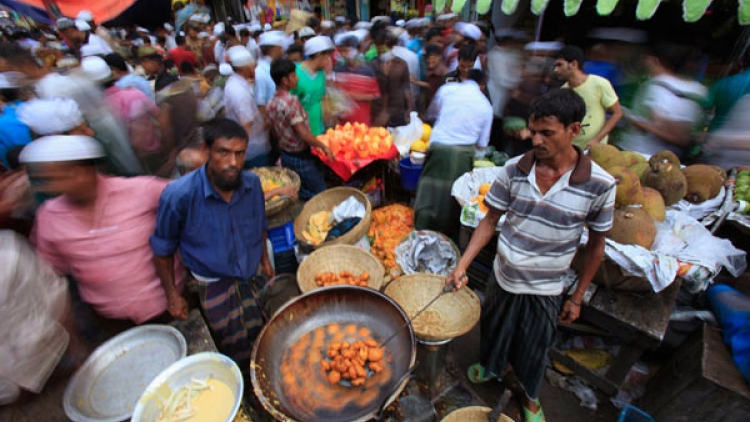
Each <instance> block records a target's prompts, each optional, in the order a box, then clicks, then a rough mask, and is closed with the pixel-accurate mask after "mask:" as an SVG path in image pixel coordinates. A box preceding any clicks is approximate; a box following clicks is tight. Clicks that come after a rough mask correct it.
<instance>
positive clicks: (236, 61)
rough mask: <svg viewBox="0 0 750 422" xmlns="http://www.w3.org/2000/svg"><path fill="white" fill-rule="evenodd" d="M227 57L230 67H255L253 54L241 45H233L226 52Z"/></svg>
mask: <svg viewBox="0 0 750 422" xmlns="http://www.w3.org/2000/svg"><path fill="white" fill-rule="evenodd" d="M227 57H229V63H230V64H231V65H232V67H246V66H255V59H254V58H253V54H252V53H251V52H250V50H248V49H247V48H246V47H245V46H242V45H235V46H234V47H231V48H230V49H229V50H227Z"/></svg>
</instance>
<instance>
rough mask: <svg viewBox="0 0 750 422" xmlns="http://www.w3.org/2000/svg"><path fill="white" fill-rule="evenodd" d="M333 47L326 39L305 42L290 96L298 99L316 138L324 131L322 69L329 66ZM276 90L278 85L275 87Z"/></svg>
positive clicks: (319, 38) (323, 76)
mask: <svg viewBox="0 0 750 422" xmlns="http://www.w3.org/2000/svg"><path fill="white" fill-rule="evenodd" d="M333 50H335V47H334V45H333V41H331V39H330V38H328V37H323V36H317V37H312V38H310V39H309V40H307V42H305V57H306V59H305V60H304V61H303V62H302V63H300V64H298V65H297V79H298V82H297V84H296V86H295V88H293V89H292V94H294V95H296V96H297V98H299V102H300V103H301V104H302V107H304V109H305V112H306V113H307V117H308V119H309V122H310V133H312V135H313V136H318V135H320V134H322V133H323V132H324V131H325V124H324V122H323V97H324V96H325V95H326V75H325V72H324V69H326V68H327V67H328V66H331V53H333ZM277 88H278V85H277Z"/></svg>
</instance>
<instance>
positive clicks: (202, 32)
mask: <svg viewBox="0 0 750 422" xmlns="http://www.w3.org/2000/svg"><path fill="white" fill-rule="evenodd" d="M210 35H211V34H209V33H208V32H206V31H201V32H199V33H198V38H208V37H209V36H210Z"/></svg>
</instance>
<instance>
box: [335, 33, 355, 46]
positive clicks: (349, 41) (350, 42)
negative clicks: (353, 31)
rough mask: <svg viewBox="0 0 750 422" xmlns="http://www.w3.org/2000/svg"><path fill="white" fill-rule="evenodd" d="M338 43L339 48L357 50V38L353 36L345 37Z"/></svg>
mask: <svg viewBox="0 0 750 422" xmlns="http://www.w3.org/2000/svg"><path fill="white" fill-rule="evenodd" d="M339 43H340V44H341V45H340V46H339V47H349V48H357V47H359V38H357V37H356V36H354V35H347V36H345V37H344V39H343V40H341V41H340V42H339Z"/></svg>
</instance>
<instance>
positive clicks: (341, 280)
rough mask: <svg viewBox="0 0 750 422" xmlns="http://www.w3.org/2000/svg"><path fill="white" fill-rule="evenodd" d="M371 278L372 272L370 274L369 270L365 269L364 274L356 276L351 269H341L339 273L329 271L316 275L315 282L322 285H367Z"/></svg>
mask: <svg viewBox="0 0 750 422" xmlns="http://www.w3.org/2000/svg"><path fill="white" fill-rule="evenodd" d="M369 280H370V274H368V273H367V271H363V272H362V274H360V275H358V276H355V275H354V274H352V273H351V272H350V271H341V272H340V273H338V274H336V273H333V272H330V271H329V272H325V273H320V274H316V275H315V284H316V285H318V286H321V287H327V286H335V285H338V284H347V285H350V286H360V287H367V286H368V283H367V282H368V281H369Z"/></svg>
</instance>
